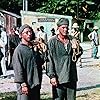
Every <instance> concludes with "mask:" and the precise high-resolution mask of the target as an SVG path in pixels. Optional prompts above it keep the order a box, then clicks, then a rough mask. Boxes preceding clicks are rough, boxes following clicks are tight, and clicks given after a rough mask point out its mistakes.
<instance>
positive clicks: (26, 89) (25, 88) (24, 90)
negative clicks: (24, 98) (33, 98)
mask: <svg viewBox="0 0 100 100" xmlns="http://www.w3.org/2000/svg"><path fill="white" fill-rule="evenodd" d="M21 91H22V93H23V94H26V95H28V92H29V90H28V87H27V86H23V87H21Z"/></svg>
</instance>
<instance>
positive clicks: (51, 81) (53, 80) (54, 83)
mask: <svg viewBox="0 0 100 100" xmlns="http://www.w3.org/2000/svg"><path fill="white" fill-rule="evenodd" d="M50 83H51V84H52V85H53V86H57V83H58V82H57V80H56V78H51V79H50Z"/></svg>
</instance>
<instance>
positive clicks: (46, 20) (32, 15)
mask: <svg viewBox="0 0 100 100" xmlns="http://www.w3.org/2000/svg"><path fill="white" fill-rule="evenodd" d="M62 17H63V18H68V19H69V32H71V25H72V16H64V15H56V14H47V13H39V12H31V11H21V21H22V25H23V24H29V25H30V26H31V27H32V28H33V30H34V31H36V29H37V28H39V27H40V26H44V29H45V32H46V33H47V35H48V37H49V36H50V34H51V31H50V30H51V29H52V28H54V29H55V30H57V25H56V23H57V21H58V19H59V18H62Z"/></svg>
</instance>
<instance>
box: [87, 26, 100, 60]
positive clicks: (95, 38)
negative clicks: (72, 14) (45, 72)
mask: <svg viewBox="0 0 100 100" xmlns="http://www.w3.org/2000/svg"><path fill="white" fill-rule="evenodd" d="M97 31H98V27H97V26H94V27H93V32H91V33H90V34H89V35H88V38H89V39H90V40H91V44H92V55H91V56H92V57H93V58H94V59H98V57H97V53H98V45H99V36H98V32H97Z"/></svg>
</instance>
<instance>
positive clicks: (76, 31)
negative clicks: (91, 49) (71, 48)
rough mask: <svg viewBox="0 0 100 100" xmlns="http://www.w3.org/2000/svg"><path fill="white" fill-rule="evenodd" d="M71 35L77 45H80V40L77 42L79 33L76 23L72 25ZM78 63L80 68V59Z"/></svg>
mask: <svg viewBox="0 0 100 100" xmlns="http://www.w3.org/2000/svg"><path fill="white" fill-rule="evenodd" d="M71 35H72V36H74V37H75V38H76V39H77V41H78V43H79V44H80V40H79V35H80V31H79V26H78V23H73V25H72V30H71ZM78 62H79V66H80V67H82V60H81V57H80V58H79V59H78Z"/></svg>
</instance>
